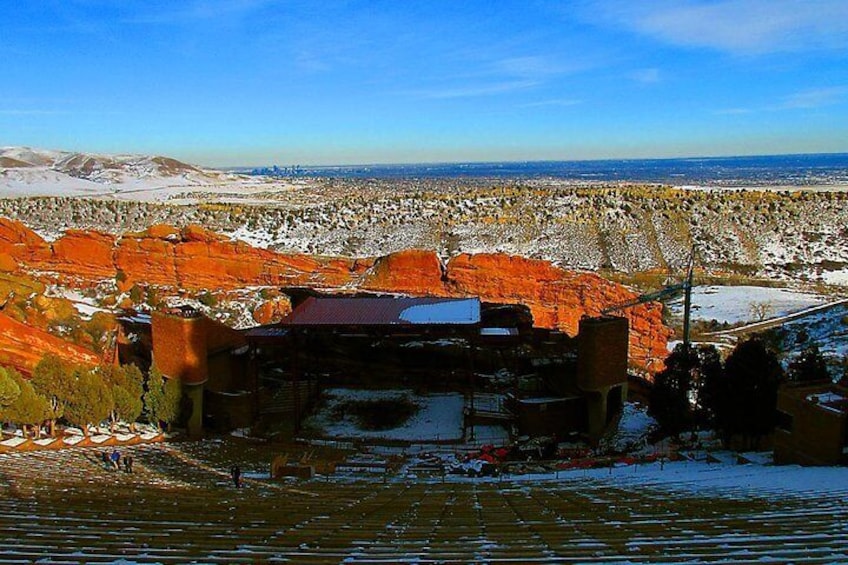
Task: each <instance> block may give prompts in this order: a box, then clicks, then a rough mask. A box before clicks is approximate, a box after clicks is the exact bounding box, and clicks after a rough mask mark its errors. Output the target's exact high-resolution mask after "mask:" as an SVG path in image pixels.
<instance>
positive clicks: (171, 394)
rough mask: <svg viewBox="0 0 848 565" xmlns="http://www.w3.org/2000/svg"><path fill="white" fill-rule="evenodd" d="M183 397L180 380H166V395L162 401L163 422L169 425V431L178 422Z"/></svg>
mask: <svg viewBox="0 0 848 565" xmlns="http://www.w3.org/2000/svg"><path fill="white" fill-rule="evenodd" d="M182 396H183V386H182V383H181V382H180V380H179V379H166V381H165V387H164V395H163V399H162V400H163V401H162V416H161V419H162V421H163V422H165V423H166V424H168V429H170V428H171V424H173V423H174V422H176V421H177V418H179V416H180V406H181V402H180V401H181V400H182Z"/></svg>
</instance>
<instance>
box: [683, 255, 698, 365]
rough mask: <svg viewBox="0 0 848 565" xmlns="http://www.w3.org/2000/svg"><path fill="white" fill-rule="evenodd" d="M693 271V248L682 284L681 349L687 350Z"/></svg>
mask: <svg viewBox="0 0 848 565" xmlns="http://www.w3.org/2000/svg"><path fill="white" fill-rule="evenodd" d="M694 270H695V246H694V245H693V246H692V251H691V252H690V253H689V267H688V269H687V272H686V282H685V283H683V291H684V295H683V347H685V348H686V350H687V351H688V350H689V345H690V342H689V322H690V316H691V310H692V278H693V273H694Z"/></svg>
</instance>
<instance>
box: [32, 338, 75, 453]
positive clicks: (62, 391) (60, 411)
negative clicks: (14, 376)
mask: <svg viewBox="0 0 848 565" xmlns="http://www.w3.org/2000/svg"><path fill="white" fill-rule="evenodd" d="M32 385H33V386H34V387H35V390H36V391H38V393H39V394H41V395H43V396H44V397H45V398H47V400H48V402H49V403H50V410H51V414H50V416H49V417H48V418H47V419H48V420H49V421H50V422H49V424H50V435H51V436H52V435H53V430H54V427H55V423H56V420H58V419H59V418H61V417H62V416H63V415H64V413H65V406H66V405H67V402H68V399H70V398H71V396H72V395H73V389H74V386H75V384H74V373H73V371H72V369H71V368H70V367H69V366H68V365H67V364H66V363H65V362H64V361H62V359H60V358H59V357H57V356H56V355H53V354H51V353H48V354H46V355H45V356H44V357H42V358H41V361H39V362H38V365H36V366H35V369H34V370H33V372H32Z"/></svg>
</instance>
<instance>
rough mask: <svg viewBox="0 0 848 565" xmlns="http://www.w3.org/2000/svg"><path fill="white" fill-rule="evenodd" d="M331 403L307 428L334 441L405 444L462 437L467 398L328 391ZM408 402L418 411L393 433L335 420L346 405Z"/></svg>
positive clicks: (404, 391) (406, 392)
mask: <svg viewBox="0 0 848 565" xmlns="http://www.w3.org/2000/svg"><path fill="white" fill-rule="evenodd" d="M324 396H325V398H326V400H327V403H326V404H325V405H324V406H323V407H322V408H321V409H320V410H319V411H318V413H317V414H315V415H314V416H312V417H311V418H309V419H308V420H307V421H306V423H305V426H308V427H311V428H315V429H317V430H319V431H320V433H321V434H322V435H323V436H324V437H330V438H333V439H350V438H368V439H391V440H404V441H445V440H458V439H461V438H462V424H463V407H464V399H463V397H462V395H461V394H458V393H446V394H427V395H416V394H414V392H413V391H412V390H408V389H396V390H361V389H341V388H335V389H328V390H326V391H325V392H324ZM401 399H406V400H409V401H411V402H413V403H415V404H416V405H417V406H418V412H417V413H416V414H415V415H414V416H412V417H411V418H410V419H409V420H408V421H407V422H405V423H404V424H403V425H401V426H400V427H397V428H394V429H389V430H363V429H361V428H359V427H358V426H357V424H356V422H355V421H354V420H353V419H352V418H350V417H345V418H343V419H341V420H339V421H336V420H334V418H333V416H332V413H333V409H334V408H335V407H337V406H340V405H341V404H343V403H345V402H350V401H367V400H401Z"/></svg>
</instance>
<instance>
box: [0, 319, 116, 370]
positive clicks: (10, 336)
mask: <svg viewBox="0 0 848 565" xmlns="http://www.w3.org/2000/svg"><path fill="white" fill-rule="evenodd" d="M46 353H53V354H55V355H57V356H59V357H61V358H62V359H65V360H66V361H69V362H71V363H78V364H80V365H85V366H94V365H96V364H98V363H99V362H100V358H99V357H98V355H97V354H96V353H95V352H94V351H91V350H89V349H85V348H84V347H80V346H78V345H74V344H73V343H70V342H67V341H65V340H63V339H61V338H59V337H56V336H54V335H52V334H49V333H47V332H46V331H44V330H40V329H38V328H34V327H32V326H29V325H27V324H24V323H22V322H19V321H17V320H14V319H12V318H10V317H9V316H7V315H6V314H3V313H2V312H0V365H3V366H11V367H14V368H16V369H17V370H19V371H21V372H22V373H25V374H32V370H33V369H34V368H35V366H36V365H37V364H38V362H39V361H40V360H41V358H42V357H43V356H44V355H45V354H46Z"/></svg>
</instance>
